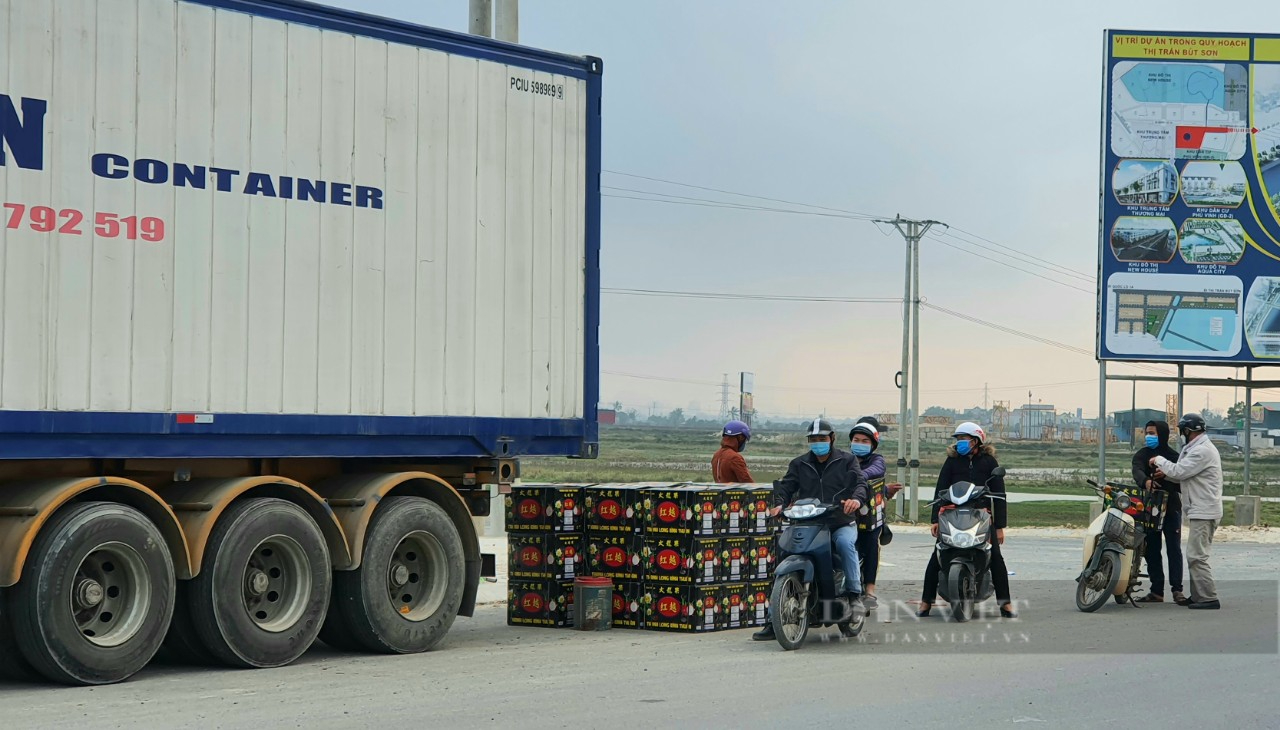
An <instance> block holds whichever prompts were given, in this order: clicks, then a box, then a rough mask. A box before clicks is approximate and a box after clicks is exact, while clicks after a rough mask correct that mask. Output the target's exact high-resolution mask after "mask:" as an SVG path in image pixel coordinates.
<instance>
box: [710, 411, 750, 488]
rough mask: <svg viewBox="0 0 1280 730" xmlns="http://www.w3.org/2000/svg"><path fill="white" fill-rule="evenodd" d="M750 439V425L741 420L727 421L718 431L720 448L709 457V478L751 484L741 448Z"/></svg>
mask: <svg viewBox="0 0 1280 730" xmlns="http://www.w3.org/2000/svg"><path fill="white" fill-rule="evenodd" d="M750 440H751V427H750V426H748V425H747V424H745V423H743V422H742V421H729V422H728V423H726V424H725V425H724V431H722V432H721V433H720V450H719V451H717V452H716V453H715V456H712V457H711V478H712V479H714V480H715V482H716V484H752V483H754V482H755V480H754V479H752V478H751V472H750V471H748V470H747V460H746V459H744V458H742V450H743V449H745V448H747V442H748V441H750Z"/></svg>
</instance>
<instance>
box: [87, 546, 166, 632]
mask: <svg viewBox="0 0 1280 730" xmlns="http://www.w3.org/2000/svg"><path fill="white" fill-rule="evenodd" d="M151 592H152V585H151V574H150V573H148V572H147V566H146V563H145V562H144V561H143V560H142V555H140V554H139V553H138V551H137V550H135V549H134V548H133V546H131V545H126V544H125V543H122V542H107V543H103V544H101V545H99V546H97V547H95V548H94V549H92V550H90V551H89V552H88V554H86V555H85V556H84V559H83V560H81V561H80V565H79V567H77V568H76V574H75V578H74V580H73V581H72V583H71V591H70V596H69V597H68V598H69V603H70V608H71V617H72V619H73V620H74V621H75V622H76V626H77V628H79V630H80V635H81V636H83V637H84V638H85V640H87V641H88V642H89V643H91V644H93V645H95V646H100V647H103V648H110V647H115V646H120V645H121V644H123V643H125V642H126V641H128V640H129V639H132V638H133V637H134V636H135V635H136V634H137V633H138V631H139V630H140V629H141V628H142V626H143V624H145V623H146V621H147V607H148V606H149V605H151Z"/></svg>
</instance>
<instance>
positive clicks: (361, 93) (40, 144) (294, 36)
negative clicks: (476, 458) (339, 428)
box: [0, 0, 595, 419]
mask: <svg viewBox="0 0 1280 730" xmlns="http://www.w3.org/2000/svg"><path fill="white" fill-rule="evenodd" d="M220 4H223V3H219V2H212V1H211V0H202V1H195V0H56V1H55V0H0V44H3V49H2V50H0V93H2V94H3V98H0V133H2V135H3V140H2V144H0V153H3V159H2V160H0V162H3V168H2V169H0V200H2V201H3V202H4V210H3V211H0V216H3V219H2V221H0V223H2V224H3V225H0V266H2V267H3V268H2V270H0V410H5V411H108V412H126V413H170V412H196V413H217V414H224V413H226V414H300V415H360V416H446V417H470V416H487V417H502V418H554V419H581V418H584V416H587V415H588V414H590V415H591V417H592V418H594V403H590V404H589V406H586V405H584V400H585V399H586V397H585V394H584V383H586V382H588V381H590V380H593V379H594V377H595V376H594V374H589V373H587V372H585V370H584V362H585V358H586V352H585V350H586V348H588V347H589V346H588V345H587V344H586V343H587V342H589V341H593V340H589V339H588V338H587V334H588V333H587V332H586V330H585V328H586V317H587V311H586V308H587V303H588V302H589V301H591V297H592V296H594V293H592V292H588V291H587V287H588V281H587V276H586V273H585V272H586V270H587V256H588V248H587V246H588V237H589V234H588V225H587V223H588V221H587V216H588V211H587V196H588V151H587V149H588V145H587V124H588V121H587V120H588V91H587V83H588V82H587V80H586V79H585V78H581V77H575V76H573V75H571V74H556V73H550V72H547V71H544V70H531V69H530V67H528V66H527V65H520V64H517V63H503V62H501V61H500V60H489V59H485V58H482V57H479V56H477V55H474V54H473V55H465V54H461V53H450V52H446V51H443V50H439V49H436V48H430V47H424V46H423V45H421V44H414V43H408V42H406V43H399V42H394V41H391V40H386V39H382V38H378V37H371V36H369V35H362V34H357V33H350V32H343V31H341V30H336V29H332V28H325V27H322V25H311V24H308V23H306V22H289V21H287V20H286V19H282V18H277V17H269V15H267V14H250V13H247V12H242V11H240V10H237V9H227V8H219V7H213V6H216V5H220ZM591 174H595V173H594V172H592V173H591ZM588 387H590V386H588ZM591 398H592V399H593V398H594V394H592V395H591ZM588 408H589V410H588Z"/></svg>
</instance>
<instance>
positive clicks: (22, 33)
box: [0, 2, 92, 409]
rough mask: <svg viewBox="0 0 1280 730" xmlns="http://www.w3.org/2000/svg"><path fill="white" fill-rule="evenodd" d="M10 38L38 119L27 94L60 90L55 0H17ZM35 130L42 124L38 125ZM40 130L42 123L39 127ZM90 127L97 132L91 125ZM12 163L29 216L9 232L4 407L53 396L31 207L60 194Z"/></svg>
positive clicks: (17, 193) (43, 280) (8, 212)
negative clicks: (50, 0)
mask: <svg viewBox="0 0 1280 730" xmlns="http://www.w3.org/2000/svg"><path fill="white" fill-rule="evenodd" d="M8 25H9V32H8V42H7V43H6V45H5V48H4V49H3V50H4V52H6V53H8V54H9V57H10V59H13V62H11V63H10V64H9V66H8V79H7V81H8V89H7V90H6V93H7V94H8V95H9V97H10V98H11V99H17V100H19V101H18V107H19V109H18V110H19V111H22V112H23V125H24V127H26V126H27V125H32V124H34V123H35V122H36V121H37V120H36V119H35V118H34V117H27V116H26V115H27V113H31V114H34V113H35V109H34V108H33V107H34V105H28V106H27V107H26V109H25V110H24V109H23V108H22V103H21V101H20V100H21V99H23V98H30V99H48V98H49V96H50V94H51V92H52V91H53V4H52V3H31V2H19V3H12V4H11V6H10V9H9V23H8ZM33 128H35V127H33ZM36 129H37V131H38V128H36ZM43 131H44V135H43V149H44V150H45V154H44V156H43V158H42V159H41V160H40V161H39V162H40V164H41V165H42V166H43V164H45V162H46V161H47V159H48V152H47V151H48V150H49V149H50V147H52V143H53V139H52V134H53V130H52V128H51V127H50V126H49V125H48V124H47V123H45V124H44V128H43ZM86 133H88V134H90V135H91V134H92V132H89V131H87V130H86ZM6 154H7V155H8V157H9V162H8V163H7V164H6V166H5V168H4V170H3V171H0V174H3V175H5V176H6V177H7V180H6V184H5V191H4V192H5V198H4V201H5V202H6V203H8V204H10V205H21V206H23V215H22V216H21V218H20V219H19V221H17V222H16V225H15V227H14V228H11V229H9V230H7V231H6V232H5V239H4V241H5V250H4V261H3V265H4V270H3V271H0V277H3V278H4V299H3V306H4V311H3V316H4V346H3V356H4V360H5V367H4V372H3V374H2V377H3V379H2V380H0V405H2V406H3V407H4V408H13V409H24V408H41V407H43V406H44V404H45V403H46V402H47V401H46V393H47V383H48V381H47V379H46V378H45V372H46V371H45V367H46V360H47V358H48V354H47V351H46V347H47V345H46V333H47V332H48V331H49V311H48V307H47V306H46V304H47V297H46V286H47V278H48V277H49V276H50V272H49V234H48V233H41V232H38V231H36V230H34V229H33V228H32V227H31V217H30V210H29V209H30V208H31V207H34V206H48V205H49V202H50V199H51V197H52V195H53V191H52V189H51V186H50V183H49V176H48V175H47V174H46V173H45V172H44V171H43V170H40V169H30V168H23V167H21V166H19V165H18V164H17V161H16V160H15V159H14V155H13V154H12V145H10V147H9V148H8V149H7V150H6ZM16 216H17V211H16V210H14V209H9V208H5V209H3V210H0V217H3V218H4V221H0V222H2V223H3V224H5V225H6V226H7V225H8V224H9V223H10V222H11V221H13V220H14V217H16Z"/></svg>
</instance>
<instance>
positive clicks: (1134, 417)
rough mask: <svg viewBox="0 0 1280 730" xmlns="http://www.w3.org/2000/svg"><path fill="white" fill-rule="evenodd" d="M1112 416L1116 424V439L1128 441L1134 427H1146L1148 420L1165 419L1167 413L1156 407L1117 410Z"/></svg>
mask: <svg viewBox="0 0 1280 730" xmlns="http://www.w3.org/2000/svg"><path fill="white" fill-rule="evenodd" d="M1111 418H1112V421H1113V423H1114V424H1115V435H1116V439H1118V440H1120V441H1128V440H1129V439H1130V438H1131V437H1132V435H1133V431H1134V429H1138V428H1145V427H1146V425H1147V421H1163V420H1165V413H1164V411H1161V410H1157V409H1155V408H1138V409H1137V410H1132V411H1116V412H1115V413H1112V414H1111Z"/></svg>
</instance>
